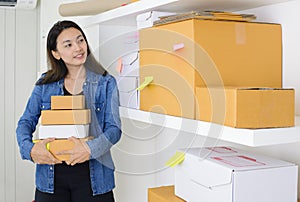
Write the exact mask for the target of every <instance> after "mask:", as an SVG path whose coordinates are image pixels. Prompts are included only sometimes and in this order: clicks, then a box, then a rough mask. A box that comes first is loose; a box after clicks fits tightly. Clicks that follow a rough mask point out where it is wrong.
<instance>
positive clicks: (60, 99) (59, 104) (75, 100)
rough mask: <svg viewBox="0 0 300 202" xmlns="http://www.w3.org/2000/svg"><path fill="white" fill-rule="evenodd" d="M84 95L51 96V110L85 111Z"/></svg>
mask: <svg viewBox="0 0 300 202" xmlns="http://www.w3.org/2000/svg"><path fill="white" fill-rule="evenodd" d="M84 108H85V98H84V96H83V95H73V96H51V109H84Z"/></svg>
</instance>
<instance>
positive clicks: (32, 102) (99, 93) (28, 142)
mask: <svg viewBox="0 0 300 202" xmlns="http://www.w3.org/2000/svg"><path fill="white" fill-rule="evenodd" d="M63 84H64V79H62V80H60V81H58V82H53V83H50V84H45V85H36V86H35V87H34V89H33V92H32V94H31V96H30V98H29V100H28V102H27V106H26V108H25V111H24V113H23V115H22V116H21V118H20V120H19V122H18V126H17V129H16V133H17V141H18V145H19V149H20V153H21V157H22V159H27V160H30V161H32V159H31V156H30V152H31V149H32V147H33V145H34V143H33V142H32V134H33V132H34V131H35V130H36V125H37V124H38V120H39V117H40V115H41V110H48V109H50V106H51V96H52V95H63V94H64V91H63ZM83 94H84V96H85V101H86V108H87V109H90V110H91V123H90V130H89V135H90V136H93V137H94V138H93V139H92V140H89V141H87V144H88V146H89V148H90V150H91V156H90V161H89V166H90V178H91V185H92V190H93V195H97V194H103V193H106V192H108V191H110V190H112V189H113V188H114V187H115V181H114V164H113V160H112V157H111V153H110V148H111V147H112V146H113V145H114V144H115V143H117V142H118V141H119V139H120V137H121V121H120V116H119V94H118V89H117V84H116V80H115V79H114V77H112V76H111V75H109V74H107V75H106V76H102V75H99V74H95V73H93V72H91V71H89V70H86V81H85V82H84V84H83ZM54 174H55V173H54V166H53V165H45V164H37V165H36V175H35V177H36V187H37V189H38V190H40V191H42V192H47V193H54Z"/></svg>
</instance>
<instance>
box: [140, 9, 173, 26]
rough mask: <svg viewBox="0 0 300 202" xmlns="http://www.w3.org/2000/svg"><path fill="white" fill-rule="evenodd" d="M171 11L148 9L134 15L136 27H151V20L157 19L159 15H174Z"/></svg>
mask: <svg viewBox="0 0 300 202" xmlns="http://www.w3.org/2000/svg"><path fill="white" fill-rule="evenodd" d="M174 14H175V13H171V12H160V11H149V12H146V13H142V14H139V15H137V16H136V22H137V29H143V28H147V27H152V26H153V22H154V21H156V20H159V17H162V16H168V15H174Z"/></svg>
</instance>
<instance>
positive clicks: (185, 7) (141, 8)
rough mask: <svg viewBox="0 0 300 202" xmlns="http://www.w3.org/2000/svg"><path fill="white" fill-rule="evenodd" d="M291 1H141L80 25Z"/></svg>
mask: <svg viewBox="0 0 300 202" xmlns="http://www.w3.org/2000/svg"><path fill="white" fill-rule="evenodd" d="M287 1H290V0H263V1H262V0H227V1H224V0H214V1H211V0H140V1H137V2H134V3H130V4H128V5H125V6H121V7H118V8H116V9H112V10H109V11H106V12H103V13H100V14H97V15H94V16H89V17H85V18H83V19H82V20H81V21H80V24H82V25H84V26H86V27H89V26H93V25H96V24H116V25H135V18H136V15H138V14H140V13H144V12H147V11H151V10H157V11H168V12H187V11H195V10H223V11H231V12H232V11H241V10H246V9H251V8H256V7H261V6H266V5H271V4H276V3H283V2H287Z"/></svg>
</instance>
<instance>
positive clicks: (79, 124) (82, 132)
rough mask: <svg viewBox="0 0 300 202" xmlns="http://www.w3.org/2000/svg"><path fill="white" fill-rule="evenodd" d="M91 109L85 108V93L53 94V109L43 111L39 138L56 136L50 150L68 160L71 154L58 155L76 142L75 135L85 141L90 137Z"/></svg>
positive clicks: (62, 159) (60, 158)
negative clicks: (71, 139)
mask: <svg viewBox="0 0 300 202" xmlns="http://www.w3.org/2000/svg"><path fill="white" fill-rule="evenodd" d="M90 121H91V115H90V110H89V109H85V98H84V96H83V95H76V96H52V97H51V109H50V110H43V111H42V113H41V125H40V126H39V129H38V130H39V131H38V139H46V138H56V140H54V141H52V142H50V143H49V145H47V148H48V149H49V151H50V152H51V153H52V154H53V155H54V156H55V157H56V158H57V159H59V160H61V161H65V160H68V158H69V155H56V153H57V152H58V151H62V150H69V149H72V148H73V147H74V143H73V142H72V141H70V140H68V138H69V137H71V136H73V137H76V138H80V139H82V140H83V141H85V140H87V139H89V137H88V135H89V123H90Z"/></svg>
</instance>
